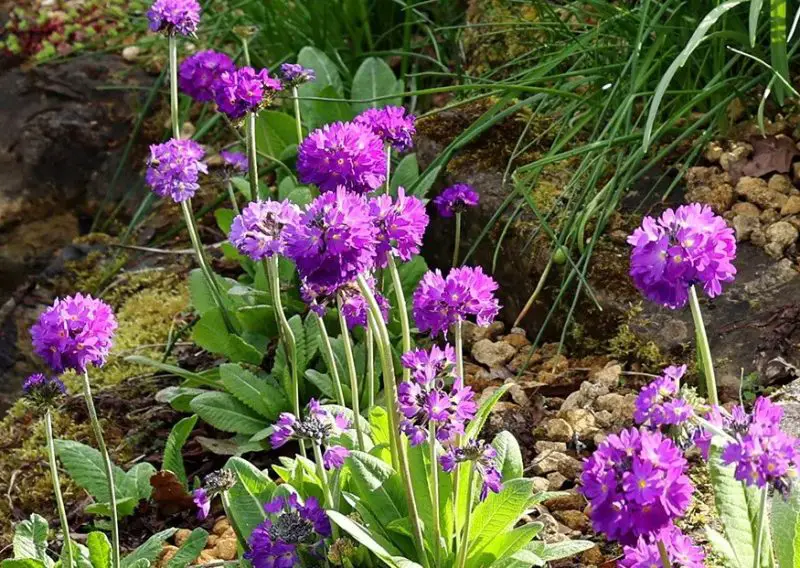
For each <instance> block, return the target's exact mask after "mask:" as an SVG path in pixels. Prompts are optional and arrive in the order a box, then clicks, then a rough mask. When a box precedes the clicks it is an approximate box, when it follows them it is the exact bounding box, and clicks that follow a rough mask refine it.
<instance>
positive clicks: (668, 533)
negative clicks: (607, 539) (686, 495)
mask: <svg viewBox="0 0 800 568" xmlns="http://www.w3.org/2000/svg"><path fill="white" fill-rule="evenodd" d="M659 542H661V543H663V544H664V548H665V549H666V551H667V556H668V557H669V560H670V566H680V568H703V567H704V566H705V562H704V561H705V553H704V552H703V549H702V548H700V547H699V546H697V545H696V544H695V543H694V542H692V539H691V538H689V537H688V536H686V535H685V534H683V533H682V532H681V530H680V529H679V528H678V527H676V526H675V525H669V526H667V527H665V528H663V529H661V530H659V531H658V532H656V533H653V534H647V535H643V536H640V537H639V539H638V540H637V541H636V545H635V546H626V547H624V548H623V553H624V557H623V558H622V560H620V561H619V566H620V568H652V567H653V566H656V567H657V568H661V566H663V564H662V562H661V553H660V552H659V550H658V543H659Z"/></svg>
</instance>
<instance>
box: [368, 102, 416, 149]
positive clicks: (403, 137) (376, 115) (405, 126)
mask: <svg viewBox="0 0 800 568" xmlns="http://www.w3.org/2000/svg"><path fill="white" fill-rule="evenodd" d="M416 120H417V117H416V116H414V115H413V114H411V113H409V112H408V111H406V109H405V108H403V107H400V106H385V107H383V108H368V109H367V110H365V111H364V112H362V113H361V114H359V115H358V116H357V117H355V119H353V122H355V123H356V124H360V125H362V126H365V127H367V128H369V129H370V130H372V132H374V133H375V134H377V135H378V136H380V138H381V140H383V142H384V144H388V145H391V146H392V147H393V148H394V149H395V150H397V151H398V152H405V151H406V150H410V149H411V147H412V146H413V145H414V140H413V138H414V135H415V134H416V133H417V129H416V127H415V126H414V123H415V122H416Z"/></svg>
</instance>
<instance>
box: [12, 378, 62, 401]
mask: <svg viewBox="0 0 800 568" xmlns="http://www.w3.org/2000/svg"><path fill="white" fill-rule="evenodd" d="M66 392H67V387H66V386H64V383H62V382H61V380H60V379H58V378H56V377H48V376H45V375H43V374H42V373H36V374H33V375H31V376H29V377H28V378H27V379H25V382H24V383H23V385H22V394H23V395H24V396H25V398H26V399H27V400H29V401H30V402H31V403H33V404H34V405H35V406H39V407H48V406H52V405H53V403H54V402H55V401H56V399H58V398H59V397H61V396H62V395H64V394H65V393H66Z"/></svg>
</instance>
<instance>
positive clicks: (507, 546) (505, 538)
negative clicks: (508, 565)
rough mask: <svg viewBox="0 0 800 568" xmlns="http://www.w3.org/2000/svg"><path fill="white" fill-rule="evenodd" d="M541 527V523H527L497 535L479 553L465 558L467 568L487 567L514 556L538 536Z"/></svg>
mask: <svg viewBox="0 0 800 568" xmlns="http://www.w3.org/2000/svg"><path fill="white" fill-rule="evenodd" d="M542 526H543V525H542V524H541V523H529V524H527V525H522V526H521V527H517V528H515V529H513V530H511V531H508V532H505V533H503V534H500V535H498V536H497V538H495V539H494V540H492V541H491V542H490V543H489V544H488V545H487V546H486V547H485V548H484V549H483V550H482V551H481V552H479V553H477V554H470V556H469V557H468V558H467V566H468V568H482V567H483V566H489V565H491V564H492V563H493V562H495V561H496V560H500V559H502V558H508V557H510V556H512V555H514V554H516V553H517V552H518V551H519V550H522V549H523V548H524V547H525V546H527V545H528V543H530V542H531V541H532V540H533V539H534V537H535V536H536V535H537V534H539V532H540V531H541V530H542Z"/></svg>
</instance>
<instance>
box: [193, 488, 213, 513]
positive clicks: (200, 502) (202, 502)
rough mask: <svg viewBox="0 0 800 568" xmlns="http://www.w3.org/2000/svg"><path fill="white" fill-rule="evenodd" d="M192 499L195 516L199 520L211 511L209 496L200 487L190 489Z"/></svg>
mask: <svg viewBox="0 0 800 568" xmlns="http://www.w3.org/2000/svg"><path fill="white" fill-rule="evenodd" d="M192 501H194V504H195V506H196V507H197V518H198V519H200V520H201V521H202V520H204V519H205V518H206V517H208V514H209V513H210V512H211V498H210V497H209V496H208V493H206V490H205V489H203V488H202V487H201V488H199V489H195V490H194V491H192Z"/></svg>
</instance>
